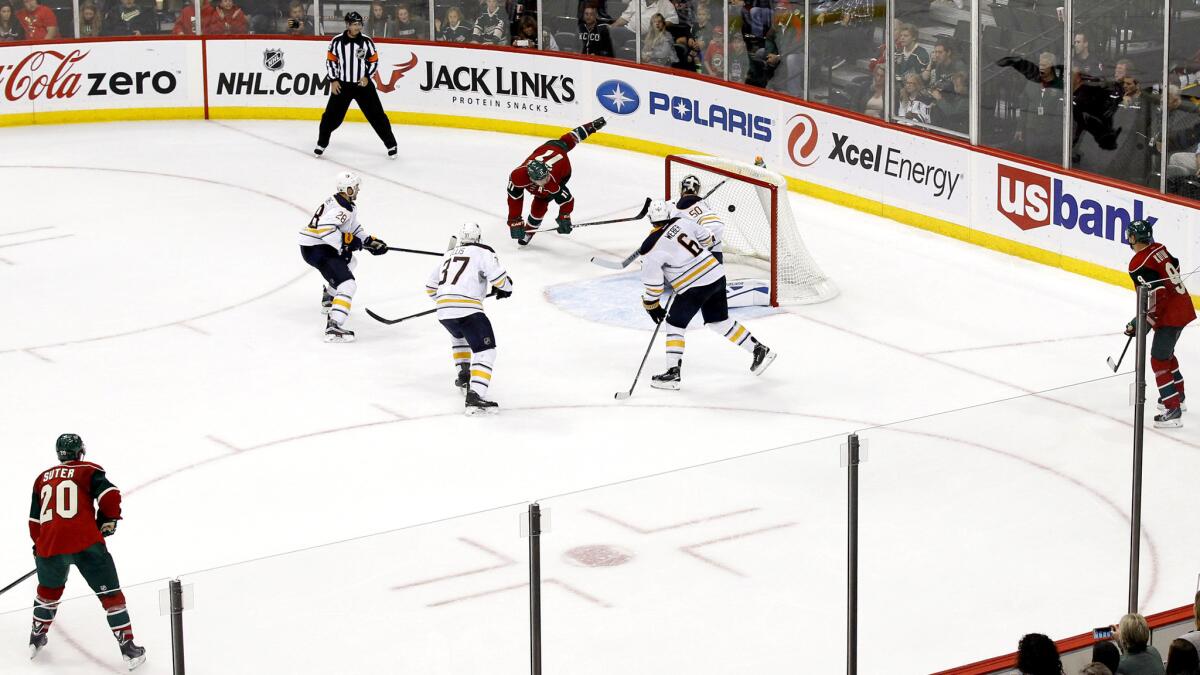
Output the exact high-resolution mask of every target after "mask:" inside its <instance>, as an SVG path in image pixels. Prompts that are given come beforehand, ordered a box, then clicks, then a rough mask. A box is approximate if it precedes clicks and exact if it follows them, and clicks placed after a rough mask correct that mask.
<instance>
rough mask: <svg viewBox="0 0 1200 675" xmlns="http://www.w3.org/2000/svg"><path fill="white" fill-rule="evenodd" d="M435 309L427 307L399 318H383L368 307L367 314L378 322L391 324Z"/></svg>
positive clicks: (430, 312)
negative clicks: (422, 310)
mask: <svg viewBox="0 0 1200 675" xmlns="http://www.w3.org/2000/svg"><path fill="white" fill-rule="evenodd" d="M436 311H437V308H434V309H427V310H425V311H424V312H417V313H416V314H409V315H408V316H402V317H400V318H399V319H385V318H383V317H382V316H379V315H378V314H376V313H375V312H372V311H371V310H370V309H368V310H367V316H369V317H371V318H372V319H375V320H376V321H378V322H379V323H384V324H387V325H389V326H391V325H393V324H397V323H400V322H401V321H408V320H409V319H415V318H417V317H418V316H425V315H426V314H433V313H434V312H436Z"/></svg>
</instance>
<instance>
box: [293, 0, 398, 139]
mask: <svg viewBox="0 0 1200 675" xmlns="http://www.w3.org/2000/svg"><path fill="white" fill-rule="evenodd" d="M362 28H363V18H362V15H361V14H359V13H358V12H347V13H346V31H345V32H344V33H342V34H341V35H338V36H337V37H335V38H333V40H331V41H330V43H329V51H328V52H327V53H326V54H325V58H326V61H325V68H326V70H327V71H328V73H329V92H330V95H329V103H327V104H325V113H324V114H323V115H321V131H320V135H319V136H318V138H317V147H316V148H314V149H313V154H314V155H316V156H317V157H320V156H321V155H322V154H324V153H325V148H326V147H327V146H328V145H329V136H330V134H332V133H333V130H334V129H337V128H338V127H340V126H341V125H342V121H343V120H345V119H346V110H347V109H348V108H349V107H350V101H351V100H354V101H356V102H357V103H358V109H359V110H362V112H363V115H365V116H366V118H367V121H368V122H370V123H371V128H372V129H374V130H375V133H377V134H379V140H381V141H383V144H384V145H386V146H387V153H388V159H395V158H396V137H395V136H394V135H393V134H392V123H391V122H389V121H388V118H387V113H385V112H384V111H383V104H382V103H380V102H379V94H378V93H376V91H375V85H374V84H372V83H371V76H372V75H374V74H375V71H376V70H378V69H379V52H378V51H376V50H375V43H374V42H373V41H372V40H371V38H369V37H367V36H366V35H363V34H362Z"/></svg>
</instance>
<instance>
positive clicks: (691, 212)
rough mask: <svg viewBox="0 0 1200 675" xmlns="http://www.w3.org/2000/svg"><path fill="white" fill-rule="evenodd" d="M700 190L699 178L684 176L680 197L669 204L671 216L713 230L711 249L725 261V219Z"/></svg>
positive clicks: (680, 186)
mask: <svg viewBox="0 0 1200 675" xmlns="http://www.w3.org/2000/svg"><path fill="white" fill-rule="evenodd" d="M700 190H701V185H700V179H699V178H697V177H695V176H692V175H687V176H684V177H683V180H681V181H679V199H676V200H675V201H674V203H669V204H668V205H669V206H670V207H671V217H672V218H683V217H687V218H690V219H692V220H694V221H696V222H697V223H700V224H701V225H703V226H704V228H705V229H707V230H708V231H709V232H712V236H713V243H712V246H711V247H710V248H709V250H710V251H712V254H713V257H715V258H716V259H717V262H719V263H724V262H725V254H724V252H723V251H722V247H721V242H723V241H724V237H725V220H724V219H722V218H721V214H719V213H717V211H716V210H715V209H713V207H712V205H711V204H709V203H708V200H706V199H705V198H703V197H701V196H700Z"/></svg>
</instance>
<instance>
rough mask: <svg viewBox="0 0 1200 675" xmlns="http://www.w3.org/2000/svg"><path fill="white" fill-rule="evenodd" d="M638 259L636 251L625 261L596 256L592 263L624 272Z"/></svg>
mask: <svg viewBox="0 0 1200 675" xmlns="http://www.w3.org/2000/svg"><path fill="white" fill-rule="evenodd" d="M724 184H725V181H721V182H720V183H717V184H716V185H714V186H713V188H712V189H711V190H709V191H708V192H706V193H705V194H704V196H703V197H701V199H708V198H709V197H711V196H712V193H714V192H716V191H717V188H719V187H721V186H722V185H724ZM729 210H730V211H733V210H734V206H733V205H732V204H730V205H729ZM637 257H638V251H634V252H633V253H630V254H629V257H627V258H625V259H624V260H613V259H611V258H597V257H596V256H592V259H591V261H592V263H593V264H596V265H599V266H601V267H604V268H606V269H610V270H623V269H625V268H626V267H629V266H630V265H631V264H633V261H634V260H637Z"/></svg>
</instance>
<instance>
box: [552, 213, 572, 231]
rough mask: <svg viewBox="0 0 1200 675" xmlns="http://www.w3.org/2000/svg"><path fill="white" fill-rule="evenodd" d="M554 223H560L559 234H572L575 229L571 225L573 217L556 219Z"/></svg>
mask: <svg viewBox="0 0 1200 675" xmlns="http://www.w3.org/2000/svg"><path fill="white" fill-rule="evenodd" d="M554 222H556V223H558V233H559V234H571V230H572V229H574V228H573V227H572V225H571V216H559V217H558V218H555V219H554Z"/></svg>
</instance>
